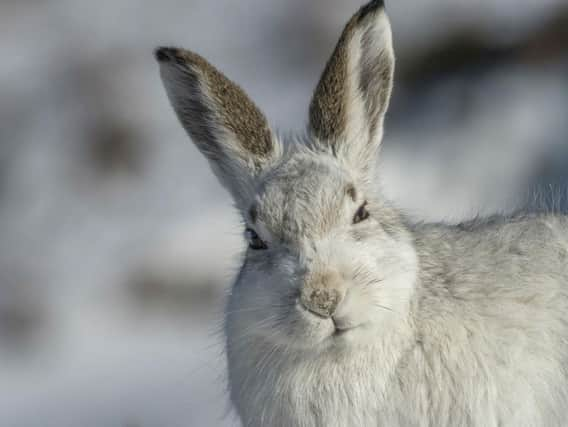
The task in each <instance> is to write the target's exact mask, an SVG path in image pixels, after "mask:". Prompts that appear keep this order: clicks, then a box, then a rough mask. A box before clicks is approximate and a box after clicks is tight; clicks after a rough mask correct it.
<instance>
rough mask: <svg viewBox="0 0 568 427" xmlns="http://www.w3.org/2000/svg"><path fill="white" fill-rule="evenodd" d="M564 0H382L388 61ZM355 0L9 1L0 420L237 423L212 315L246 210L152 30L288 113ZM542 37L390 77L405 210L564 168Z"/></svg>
mask: <svg viewBox="0 0 568 427" xmlns="http://www.w3.org/2000/svg"><path fill="white" fill-rule="evenodd" d="M391 3H392V5H391ZM474 3H475V5H474ZM564 3H565V1H564V0H540V1H532V2H531V1H526V2H519V1H515V2H513V1H511V0H501V1H495V0H483V1H479V2H466V1H454V0H435V1H432V2H418V3H417V2H412V1H410V0H397V1H396V2H395V1H391V2H388V3H387V6H388V7H389V11H390V15H391V20H392V24H393V28H394V32H395V46H396V48H397V52H398V59H399V64H400V70H401V72H403V73H407V74H409V73H410V72H414V73H415V74H416V73H418V75H420V74H419V73H420V72H421V68H418V69H416V65H414V64H415V63H414V62H413V58H416V57H418V56H420V55H422V53H423V52H425V51H429V50H431V49H434V48H436V46H439V45H442V44H443V43H445V42H446V41H448V40H452V38H453V37H455V34H456V33H460V32H461V33H463V32H464V31H468V32H471V33H474V34H476V37H478V38H479V39H480V40H482V41H485V42H486V43H491V44H492V45H494V46H496V47H503V46H509V45H512V44H515V43H521V42H520V41H522V40H524V39H525V38H526V37H528V36H530V35H531V34H535V33H538V32H539V31H541V30H542V28H543V27H546V25H547V24H546V23H547V22H548V21H549V20H550V19H551V18H554V17H555V16H556V15H557V14H559V12H562V13H565V10H566V8H565V7H563V4H564ZM359 4H360V3H359V2H358V1H355V0H349V1H345V0H341V1H340V0H326V1H325V2H324V1H315V0H309V1H306V0H287V1H285V2H284V1H276V0H270V1H268V0H241V1H239V2H233V1H230V0H222V1H217V2H210V1H207V0H186V1H183V2H181V1H177V0H164V1H161V2H152V3H149V2H137V1H134V0H113V1H111V0H103V1H98V2H87V1H76V0H45V1H41V2H40V1H34V0H7V1H4V2H2V4H1V5H0V51H1V52H3V55H2V59H1V60H0V88H1V96H0V379H1V380H0V414H2V415H1V419H0V425H1V426H2V427H4V426H7V427H36V426H37V427H46V426H57V427H76V426H81V427H91V426H92V427H99V426H104V427H114V426H120V427H126V426H128V427H146V426H148V427H153V426H166V427H169V426H172V427H176V426H180V427H181V426H217V425H218V426H225V425H226V426H230V425H234V424H235V423H234V419H233V418H232V416H231V414H230V412H229V405H228V402H227V400H226V395H225V393H224V385H223V375H224V359H223V356H222V354H221V340H220V337H219V335H218V330H219V325H220V319H221V314H220V313H221V312H222V305H223V295H224V293H225V292H226V289H227V286H228V284H229V282H230V278H231V277H232V275H233V273H234V271H235V269H236V268H237V267H238V265H237V260H238V257H237V256H236V255H237V254H238V252H239V249H240V247H241V245H242V242H241V238H240V235H241V230H240V229H239V227H238V221H237V216H236V215H235V213H234V212H232V210H231V204H230V200H229V198H228V196H227V195H226V194H225V193H224V192H223V190H222V189H221V188H220V186H219V185H218V184H217V183H216V181H215V178H214V177H213V175H212V174H211V173H210V172H209V170H208V166H207V164H206V162H205V161H204V160H203V159H202V158H201V156H200V155H199V154H198V153H197V151H196V149H195V148H194V147H193V146H192V145H191V144H190V143H189V141H188V140H187V137H186V136H185V134H184V133H183V131H182V129H181V127H180V126H179V125H178V123H177V122H176V120H175V117H174V115H173V113H172V112H171V109H170V107H169V105H168V104H167V100H166V97H165V94H164V92H163V89H162V87H161V83H160V80H159V77H158V71H157V66H156V64H155V63H154V61H153V58H152V50H153V48H154V47H155V46H157V45H162V44H175V45H180V46H184V47H188V48H191V49H195V50H196V51H198V52H200V53H202V54H203V55H205V56H206V57H207V58H209V59H210V60H211V61H212V62H213V63H214V64H216V65H218V66H219V67H220V68H221V69H222V70H223V71H225V72H226V73H227V74H228V75H229V76H230V77H231V78H233V79H234V80H236V81H238V82H239V83H240V84H241V85H242V86H243V87H244V88H245V89H246V90H247V91H248V92H249V93H250V95H251V96H252V98H253V99H255V100H256V101H257V103H258V104H259V105H260V106H261V107H262V108H263V110H264V111H265V112H266V113H267V116H268V117H269V119H270V120H271V121H272V123H274V124H275V126H276V127H277V128H282V129H295V130H297V129H302V128H303V127H304V123H305V117H306V111H307V105H308V101H309V97H310V93H311V90H312V87H313V86H314V85H315V83H316V80H317V78H318V73H319V72H320V70H321V69H322V67H323V63H324V61H325V59H326V57H327V55H328V54H329V52H330V51H331V49H332V47H333V44H334V42H335V39H336V37H337V36H338V33H339V31H340V29H341V25H342V23H343V22H344V21H345V20H346V19H347V18H348V17H349V15H350V14H351V13H352V12H353V11H354V10H355V9H356V8H357V7H358V5H359ZM528 46H529V47H530V46H532V45H530V44H529V45H528ZM537 47H538V49H537V50H538V52H537V54H536V56H535V52H533V51H530V49H528V48H527V50H526V51H525V50H522V55H520V56H519V57H518V58H517V57H516V59H514V60H507V61H503V62H499V63H495V64H494V63H492V62H491V61H489V62H487V61H486V62H484V63H483V64H476V63H475V61H472V62H473V66H472V65H471V64H469V65H468V67H466V68H465V69H464V70H461V71H459V72H454V73H452V74H451V75H449V76H448V75H438V76H437V77H436V78H433V79H432V78H431V76H430V77H429V78H426V77H425V78H424V79H421V78H418V79H415V80H414V81H413V84H409V83H408V82H407V81H400V82H399V84H397V87H396V91H395V98H394V104H393V111H392V114H391V115H390V116H389V119H388V127H387V133H386V141H385V146H384V151H383V157H382V162H383V169H382V177H381V178H382V180H383V182H384V186H385V189H386V193H387V194H388V195H389V196H390V197H391V198H393V199H394V200H395V201H396V202H397V203H398V204H399V205H401V206H402V207H404V208H405V209H406V210H407V211H408V212H410V213H412V214H413V215H415V216H416V217H418V218H421V219H427V220H440V219H446V220H451V221H457V220H460V219H464V218H468V217H471V216H473V215H475V213H478V212H481V213H484V214H489V213H492V212H497V211H507V210H510V209H511V208H512V207H513V206H518V205H520V204H522V203H523V195H524V193H525V192H526V190H527V189H528V188H531V186H534V185H540V183H541V182H542V185H543V188H544V186H545V185H546V184H547V183H548V182H549V181H550V180H552V182H554V183H556V182H559V181H562V180H563V177H564V176H566V174H567V172H565V171H566V170H568V169H567V168H566V167H565V165H566V160H568V141H567V135H568V121H566V117H567V116H568V115H567V114H568V96H567V94H568V90H567V89H568V78H567V77H566V76H568V57H567V55H566V52H565V49H564V52H565V53H564V54H563V55H551V54H549V53H547V52H548V50H546V49H545V50H546V52H545V53H546V55H548V56H545V59H541V58H542V56H543V55H544V53H543V52H542V49H541V48H542V45H538V46H537ZM531 55H532V56H531ZM539 55H540V56H539ZM535 57H537V58H539V59H538V60H535V59H534V58H535ZM519 58H520V59H519ZM527 58H528V59H527Z"/></svg>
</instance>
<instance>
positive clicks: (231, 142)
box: [156, 47, 279, 208]
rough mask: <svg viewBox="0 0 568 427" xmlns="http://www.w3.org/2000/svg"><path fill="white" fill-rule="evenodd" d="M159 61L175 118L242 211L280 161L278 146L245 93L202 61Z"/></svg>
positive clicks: (169, 53) (183, 54) (159, 55)
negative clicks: (264, 174)
mask: <svg viewBox="0 0 568 427" xmlns="http://www.w3.org/2000/svg"><path fill="white" fill-rule="evenodd" d="M156 59H157V60H158V62H159V63H160V71H161V75H162V80H163V82H164V86H165V88H166V91H167V93H168V97H169V99H170V101H171V104H172V106H173V108H174V110H175V112H176V113H177V116H178V118H179V120H180V122H181V124H182V125H183V127H184V128H185V130H186V131H187V133H188V134H189V136H190V137H191V139H192V140H193V142H194V143H195V145H196V146H197V148H199V150H200V151H201V152H202V153H203V154H204V155H205V157H206V158H207V159H208V160H209V163H210V164H211V167H212V169H213V171H214V172H215V174H216V175H217V177H218V178H219V181H220V182H221V184H223V185H224V186H225V187H226V188H227V189H228V190H229V191H230V192H231V194H232V196H233V199H234V200H235V202H236V204H237V206H238V207H241V208H243V207H244V206H247V204H248V202H249V200H250V198H251V197H252V194H253V193H254V187H255V179H256V177H257V176H258V175H259V174H260V173H262V172H263V171H264V170H265V169H266V168H268V166H269V165H270V164H271V163H272V162H273V161H274V160H275V159H276V158H277V156H278V153H279V144H278V142H277V140H276V138H274V136H273V134H272V131H271V130H270V127H269V126H268V123H267V121H266V118H265V117H264V115H263V114H262V112H261V111H260V110H259V109H258V108H257V107H256V106H255V105H254V103H253V102H252V101H251V100H250V99H249V97H248V96H247V95H246V94H245V93H244V91H243V90H242V89H241V88H240V87H239V86H238V85H236V84H235V83H233V82H232V81H230V80H229V79H228V78H227V77H225V76H224V75H223V74H222V73H221V72H220V71H219V70H217V69H216V68H215V67H213V66H212V65H211V64H209V63H208V62H207V61H206V60H205V59H203V58H202V57H201V56H199V55H197V54H195V53H193V52H190V51H188V50H184V49H178V48H168V47H163V48H159V49H157V50H156Z"/></svg>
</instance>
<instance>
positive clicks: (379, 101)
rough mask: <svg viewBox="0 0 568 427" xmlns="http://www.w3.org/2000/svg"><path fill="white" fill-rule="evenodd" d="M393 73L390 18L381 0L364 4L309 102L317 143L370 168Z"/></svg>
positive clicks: (310, 125) (335, 51)
mask: <svg viewBox="0 0 568 427" xmlns="http://www.w3.org/2000/svg"><path fill="white" fill-rule="evenodd" d="M393 72H394V53H393V48H392V35H391V29H390V24H389V20H388V17H387V15H386V13H385V10H384V4H383V1H382V0H373V1H371V2H369V3H367V5H365V6H363V7H362V8H361V9H360V10H359V11H358V12H357V13H356V14H355V15H354V16H353V17H352V18H351V20H350V21H349V22H348V23H347V25H346V26H345V29H344V30H343V34H342V35H341V38H340V39H339V42H338V43H337V45H336V47H335V50H334V52H333V54H332V55H331V58H330V59H329V61H328V63H327V66H326V68H325V70H324V72H323V75H322V76H321V79H320V81H319V84H318V86H317V88H316V90H315V92H314V96H313V98H312V102H311V104H310V123H309V131H310V134H311V136H312V140H313V143H314V145H315V146H316V147H319V148H321V149H324V150H328V151H330V152H332V153H333V154H334V155H336V156H337V157H340V158H343V159H346V160H347V161H349V162H351V163H352V164H353V166H355V167H357V168H360V169H362V170H363V171H368V170H369V169H371V168H372V166H373V164H374V160H375V154H376V151H377V149H378V147H379V145H380V142H381V139H382V136H383V120H384V116H385V113H386V110H387V108H388V103H389V99H390V94H391V89H392V82H393Z"/></svg>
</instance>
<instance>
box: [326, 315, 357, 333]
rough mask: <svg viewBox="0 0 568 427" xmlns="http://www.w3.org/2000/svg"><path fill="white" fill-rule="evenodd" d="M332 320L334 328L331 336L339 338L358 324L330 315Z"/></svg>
mask: <svg viewBox="0 0 568 427" xmlns="http://www.w3.org/2000/svg"><path fill="white" fill-rule="evenodd" d="M332 320H333V326H334V327H335V330H334V331H333V334H332V336H333V337H338V338H339V337H342V336H345V335H347V334H349V333H350V332H352V331H353V330H355V329H357V328H358V327H359V326H360V325H358V324H353V323H352V322H349V321H345V320H344V319H341V318H339V319H338V318H333V317H332Z"/></svg>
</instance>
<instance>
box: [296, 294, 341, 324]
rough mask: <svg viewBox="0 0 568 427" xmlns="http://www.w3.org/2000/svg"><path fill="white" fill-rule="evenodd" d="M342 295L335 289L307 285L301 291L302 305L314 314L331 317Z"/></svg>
mask: <svg viewBox="0 0 568 427" xmlns="http://www.w3.org/2000/svg"><path fill="white" fill-rule="evenodd" d="M342 299H343V295H342V293H341V292H340V291H338V290H337V289H327V288H313V287H307V288H305V289H304V290H303V291H302V295H301V298H300V300H301V302H302V305H303V306H304V307H305V308H306V309H307V310H309V311H311V312H312V313H314V314H317V315H318V316H321V317H325V318H327V317H331V316H333V314H334V313H335V310H336V309H337V306H338V305H339V303H340V302H341V300H342Z"/></svg>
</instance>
